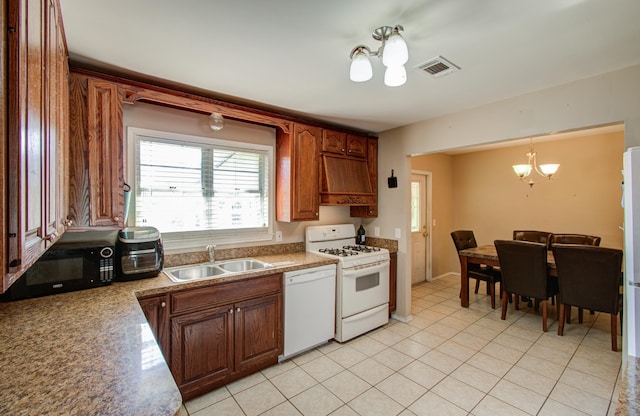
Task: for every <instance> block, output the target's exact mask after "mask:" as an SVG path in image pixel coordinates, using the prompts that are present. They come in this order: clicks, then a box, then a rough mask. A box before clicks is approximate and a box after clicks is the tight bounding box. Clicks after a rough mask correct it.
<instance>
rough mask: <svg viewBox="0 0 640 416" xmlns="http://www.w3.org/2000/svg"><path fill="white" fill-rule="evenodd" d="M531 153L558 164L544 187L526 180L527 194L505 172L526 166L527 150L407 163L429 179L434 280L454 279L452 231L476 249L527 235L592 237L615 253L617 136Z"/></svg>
mask: <svg viewBox="0 0 640 416" xmlns="http://www.w3.org/2000/svg"><path fill="white" fill-rule="evenodd" d="M534 148H535V150H536V152H537V153H538V157H539V160H540V163H544V162H554V163H560V169H559V170H558V173H557V174H556V176H555V177H554V178H553V179H552V180H551V181H548V180H546V179H544V178H542V177H540V176H537V175H536V174H535V173H534V174H533V179H534V181H535V182H536V184H535V185H534V186H533V188H529V186H528V185H526V184H524V183H522V182H520V180H518V178H517V177H516V176H515V175H514V174H513V171H512V169H511V165H513V164H516V163H524V162H525V161H526V157H525V153H526V152H527V151H528V150H529V146H528V145H526V146H516V147H508V148H502V149H494V150H486V151H479V152H473V153H466V154H459V155H455V156H449V155H446V154H432V155H423V156H416V157H413V158H411V168H412V169H418V170H422V171H427V172H431V174H432V218H433V219H435V220H436V226H434V227H432V231H431V237H432V270H433V276H434V277H438V276H441V275H444V274H447V273H450V272H456V273H458V272H460V263H459V260H458V256H457V253H456V251H455V249H454V246H453V243H452V241H451V236H450V233H451V231H453V230H457V229H471V230H474V234H475V236H476V239H477V240H478V244H491V243H492V242H493V240H496V239H511V236H512V231H513V230H514V229H532V230H542V231H549V232H562V233H581V234H590V235H598V236H600V237H602V243H601V245H602V246H606V247H615V248H622V246H623V234H622V231H621V230H620V229H619V228H618V226H620V225H622V220H623V218H622V216H623V210H622V207H621V206H620V199H621V197H622V193H621V187H620V182H621V180H622V176H621V174H620V170H621V169H622V153H623V151H624V134H623V133H622V132H619V133H610V134H605V135H596V136H587V137H581V138H575V139H567V140H559V141H556V142H543V143H535V142H534Z"/></svg>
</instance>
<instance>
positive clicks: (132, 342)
mask: <svg viewBox="0 0 640 416" xmlns="http://www.w3.org/2000/svg"><path fill="white" fill-rule="evenodd" d="M256 258H257V259H259V260H262V261H266V262H269V263H272V264H274V266H275V267H274V268H270V269H262V270H258V271H252V272H248V273H238V274H233V275H228V276H225V277H224V278H212V279H202V280H197V281H192V282H187V283H180V284H178V283H174V282H172V281H171V280H169V278H168V277H167V276H166V275H165V274H164V273H161V274H160V275H158V277H155V278H151V279H144V280H137V281H132V282H114V283H112V284H111V285H109V286H105V287H101V288H95V289H90V290H83V291H78V292H71V293H62V294H58V295H53V296H46V297H41V298H35V299H27V300H21V301H15V302H3V303H0V368H1V370H0V371H1V374H2V376H1V377H0V414H3V415H4V414H11V415H44V414H68V415H150V416H151V415H153V416H162V415H169V416H171V415H179V414H181V405H182V397H181V396H180V392H179V390H178V388H177V386H176V384H175V382H174V380H173V377H172V376H171V372H170V371H169V367H168V366H167V364H166V362H165V360H164V357H163V356H162V352H161V351H160V348H159V347H158V345H157V343H156V342H155V339H154V338H153V335H152V333H151V331H150V328H149V325H148V323H147V321H146V319H145V316H144V314H143V313H142V310H141V308H140V305H139V304H138V301H137V298H138V297H143V296H151V295H153V294H156V293H166V292H170V291H175V290H182V289H187V288H192V287H200V286H207V285H212V284H217V283H221V282H228V281H230V280H242V279H245V278H248V277H256V276H260V275H266V274H273V273H280V272H285V271H291V270H297V269H302V268H307V267H315V266H319V265H323V264H331V263H335V260H333V259H330V258H327V257H322V256H318V255H314V254H311V253H306V252H296V253H291V254H278V255H268V256H256Z"/></svg>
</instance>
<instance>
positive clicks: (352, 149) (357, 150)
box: [347, 134, 367, 158]
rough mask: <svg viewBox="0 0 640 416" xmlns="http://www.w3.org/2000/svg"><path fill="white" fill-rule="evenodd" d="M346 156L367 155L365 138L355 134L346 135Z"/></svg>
mask: <svg viewBox="0 0 640 416" xmlns="http://www.w3.org/2000/svg"><path fill="white" fill-rule="evenodd" d="M347 156H352V157H360V158H366V157H367V138H366V137H364V136H357V135H355V134H348V135H347Z"/></svg>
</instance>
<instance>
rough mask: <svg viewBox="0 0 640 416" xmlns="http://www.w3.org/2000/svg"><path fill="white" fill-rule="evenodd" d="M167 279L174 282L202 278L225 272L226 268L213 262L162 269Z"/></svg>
mask: <svg viewBox="0 0 640 416" xmlns="http://www.w3.org/2000/svg"><path fill="white" fill-rule="evenodd" d="M163 271H164V272H165V273H166V275H167V276H169V279H171V280H173V281H174V282H178V283H180V282H187V281H189V280H196V279H204V278H205V277H214V276H220V275H223V274H227V273H228V272H227V271H226V270H222V269H221V268H219V267H217V266H215V265H213V264H207V265H203V264H196V265H190V266H182V267H173V268H170V269H164V270H163Z"/></svg>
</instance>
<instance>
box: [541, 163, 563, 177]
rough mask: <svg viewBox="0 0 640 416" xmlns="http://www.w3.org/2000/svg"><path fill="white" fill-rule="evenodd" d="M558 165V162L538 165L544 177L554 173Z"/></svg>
mask: <svg viewBox="0 0 640 416" xmlns="http://www.w3.org/2000/svg"><path fill="white" fill-rule="evenodd" d="M559 167H560V164H558V163H547V164H545V165H540V170H541V171H542V173H543V174H544V175H545V176H546V177H548V178H551V175H553V174H554V173H556V172H557V171H558V168H559Z"/></svg>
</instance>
